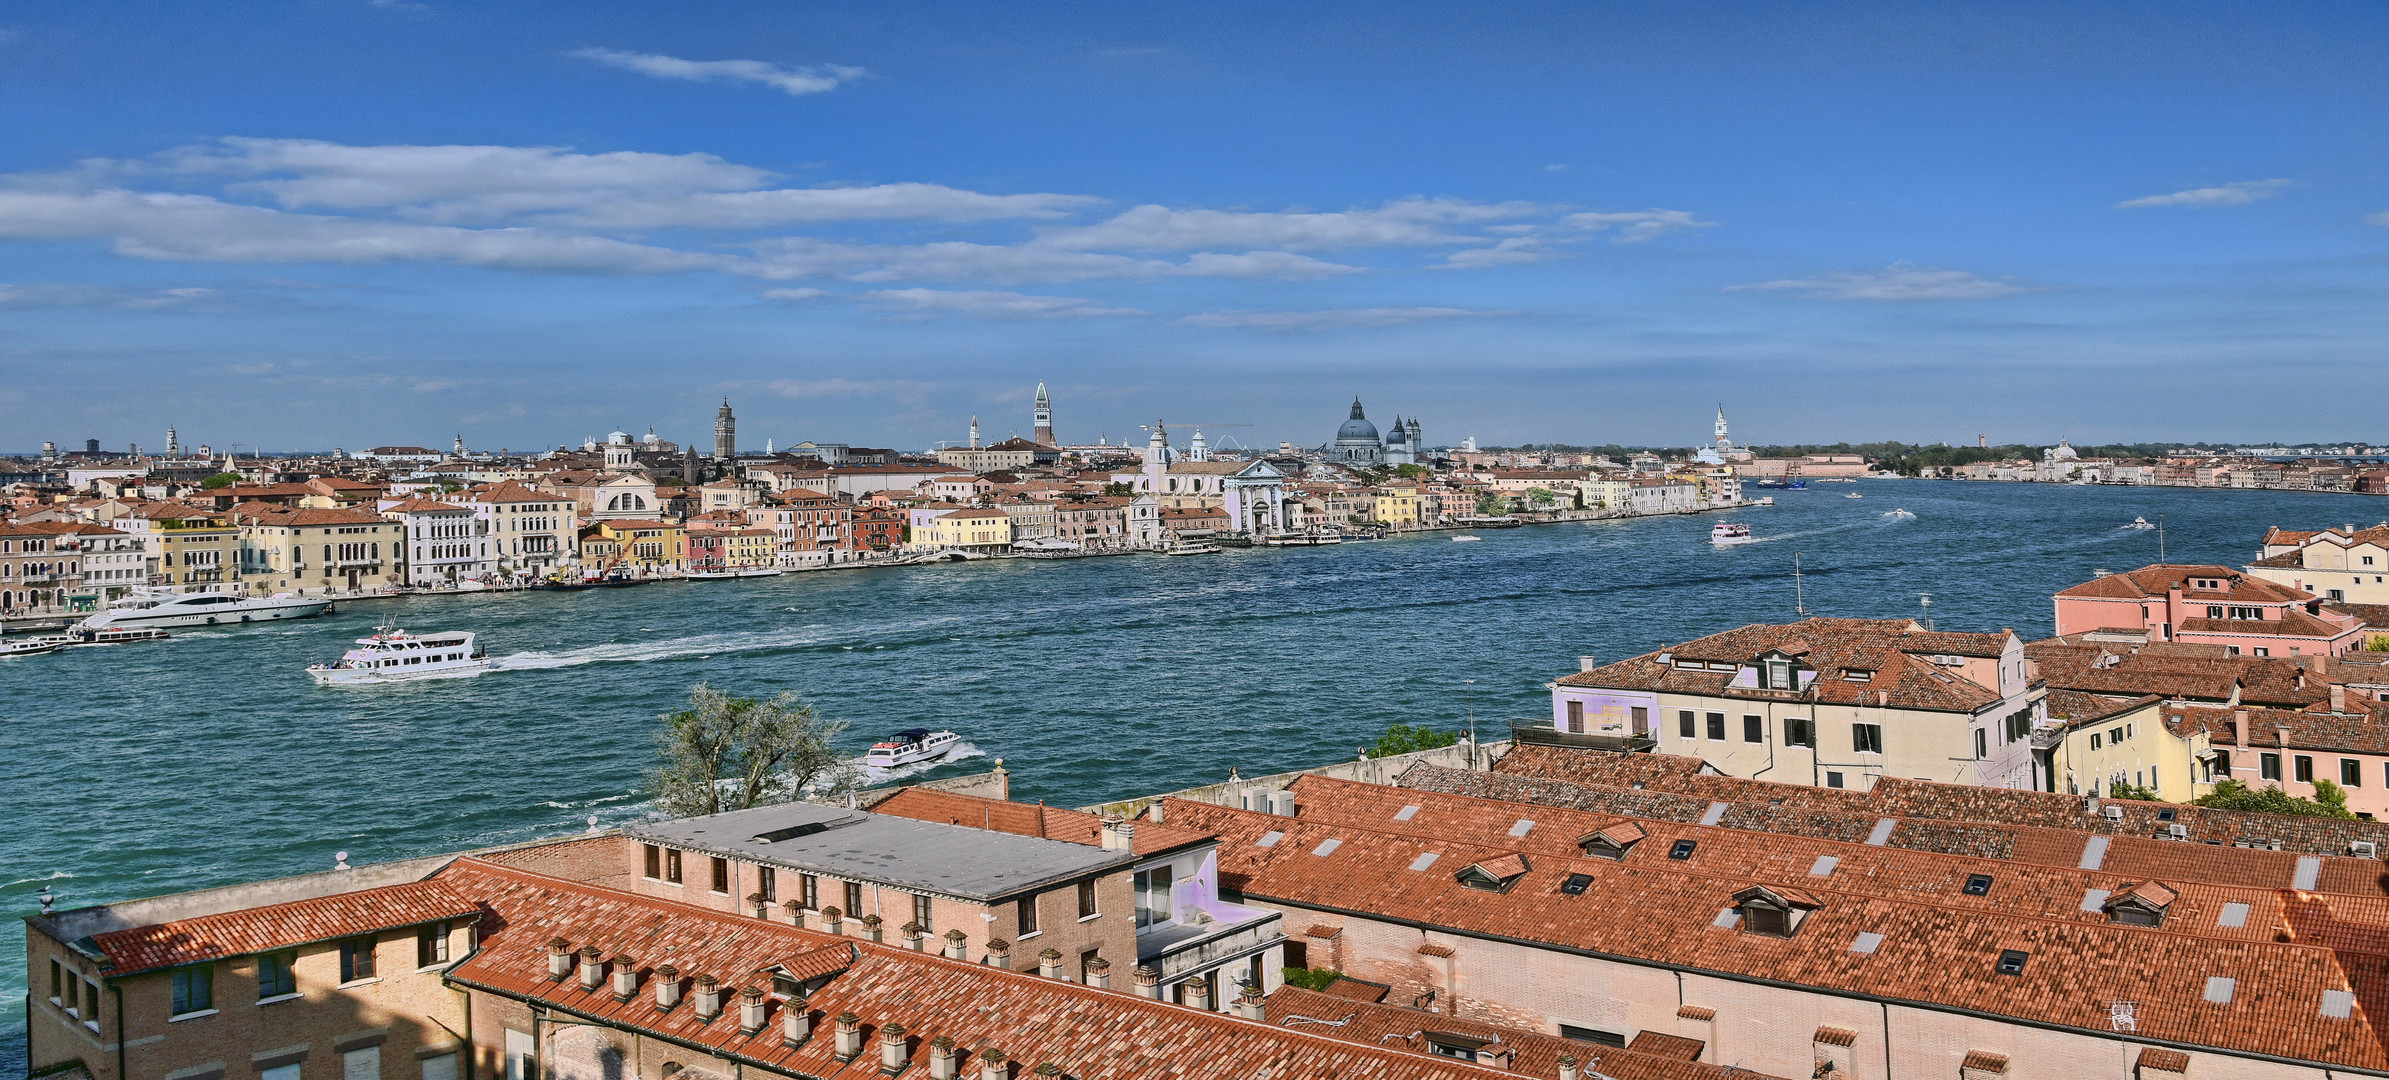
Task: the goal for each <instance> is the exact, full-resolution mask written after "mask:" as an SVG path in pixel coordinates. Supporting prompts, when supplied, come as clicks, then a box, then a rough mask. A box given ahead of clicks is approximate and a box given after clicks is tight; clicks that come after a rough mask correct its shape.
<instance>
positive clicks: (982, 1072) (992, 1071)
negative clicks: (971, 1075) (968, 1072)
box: [979, 1046, 1012, 1080]
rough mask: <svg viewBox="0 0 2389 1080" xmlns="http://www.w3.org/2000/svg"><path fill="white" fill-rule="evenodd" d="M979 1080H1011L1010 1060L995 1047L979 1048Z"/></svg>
mask: <svg viewBox="0 0 2389 1080" xmlns="http://www.w3.org/2000/svg"><path fill="white" fill-rule="evenodd" d="M979 1080H1012V1059H1011V1058H1008V1057H1005V1056H1004V1052H1003V1051H1001V1050H998V1049H996V1048H995V1047H992V1046H982V1047H980V1048H979Z"/></svg>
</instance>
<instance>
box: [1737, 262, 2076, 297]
mask: <svg viewBox="0 0 2389 1080" xmlns="http://www.w3.org/2000/svg"><path fill="white" fill-rule="evenodd" d="M1753 289H1763V290H1776V291H1783V292H1792V293H1797V294H1799V295H1801V296H1806V297H1809V298H1812V299H1817V300H1991V299H1996V298H1998V297H2002V296H2014V295H2016V294H2017V293H2024V292H2031V291H2033V290H2031V289H2029V288H2026V287H2024V286H2022V285H2018V284H2015V283H2014V282H2012V281H2010V280H2008V279H2005V278H1987V277H1984V276H1982V275H1980V274H1976V273H1973V272H1971V271H1966V270H1936V269H1933V268H1931V267H1925V266H1917V265H1915V264H1913V263H1904V262H1897V263H1893V264H1891V265H1890V266H1886V267H1884V268H1883V269H1881V270H1866V271H1860V272H1856V273H1840V274H1820V275H1818V276H1816V277H1809V278H1789V279H1786V280H1783V281H1762V282H1758V283H1756V284H1751V285H1735V286H1731V287H1729V288H1728V289H1727V290H1726V291H1727V292H1740V291H1744V290H1753Z"/></svg>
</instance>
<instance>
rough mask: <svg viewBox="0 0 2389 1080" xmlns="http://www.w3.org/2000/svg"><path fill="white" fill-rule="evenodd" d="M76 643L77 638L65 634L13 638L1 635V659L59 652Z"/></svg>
mask: <svg viewBox="0 0 2389 1080" xmlns="http://www.w3.org/2000/svg"><path fill="white" fill-rule="evenodd" d="M74 643H75V639H73V638H70V637H67V636H65V635H63V634H44V635H42V636H40V637H21V638H13V639H12V638H4V637H0V660H5V659H8V658H9V657H12V656H35V655H39V654H41V653H52V652H57V651H58V650H60V649H63V648H66V647H67V646H69V645H72V644H74Z"/></svg>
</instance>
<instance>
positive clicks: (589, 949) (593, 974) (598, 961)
mask: <svg viewBox="0 0 2389 1080" xmlns="http://www.w3.org/2000/svg"><path fill="white" fill-rule="evenodd" d="M605 981H606V962H605V953H604V952H603V951H601V950H599V949H598V947H597V946H595V945H583V946H581V989H583V990H595V989H597V988H598V987H599V986H600V985H603V984H604V983H605Z"/></svg>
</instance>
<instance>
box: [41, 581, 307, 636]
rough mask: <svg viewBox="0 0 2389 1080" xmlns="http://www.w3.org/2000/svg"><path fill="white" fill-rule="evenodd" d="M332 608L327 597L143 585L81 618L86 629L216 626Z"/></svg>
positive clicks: (299, 617) (300, 614)
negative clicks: (190, 590)
mask: <svg viewBox="0 0 2389 1080" xmlns="http://www.w3.org/2000/svg"><path fill="white" fill-rule="evenodd" d="M331 607H332V598H331V597H329V596H313V597H308V596H293V595H291V594H289V593H275V594H274V595H272V596H241V595H237V594H234V593H217V592H201V593H176V592H168V591H166V590H164V589H152V588H147V587H143V588H140V589H138V590H136V591H135V592H134V593H133V594H132V595H131V596H127V597H125V598H124V599H122V600H118V601H116V602H115V603H112V604H109V605H108V608H107V610H105V611H102V612H100V613H99V614H97V615H93V616H91V617H89V618H87V619H84V620H83V621H82V623H80V624H79V625H80V626H81V627H82V628H83V629H86V630H114V629H120V628H128V627H140V626H149V627H158V626H217V625H220V624H224V623H235V624H237V623H245V622H262V621H265V620H270V619H304V618H306V617H308V616H310V615H321V614H323V613H324V612H325V611H328V610H330V609H331Z"/></svg>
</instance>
